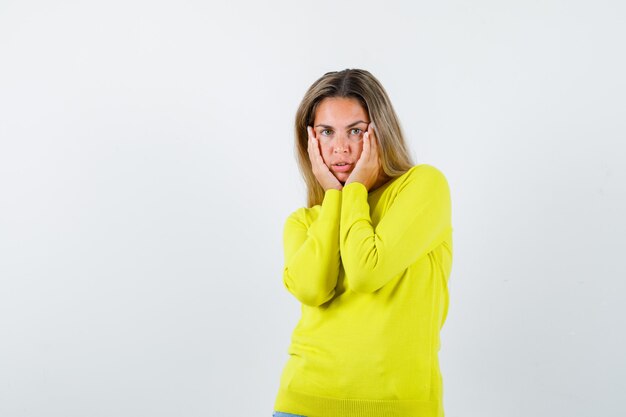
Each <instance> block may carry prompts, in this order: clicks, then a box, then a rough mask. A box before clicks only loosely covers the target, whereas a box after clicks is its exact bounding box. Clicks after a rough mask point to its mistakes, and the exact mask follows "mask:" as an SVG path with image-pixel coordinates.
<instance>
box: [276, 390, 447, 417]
mask: <svg viewBox="0 0 626 417" xmlns="http://www.w3.org/2000/svg"><path fill="white" fill-rule="evenodd" d="M274 410H277V411H282V412H283V413H292V414H300V415H304V416H307V417H443V410H442V409H441V407H440V405H439V404H438V403H437V402H428V401H413V400H350V399H342V398H329V397H319V396H313V395H309V394H303V393H300V392H294V391H288V390H285V389H283V388H279V390H278V396H277V397H276V402H275V403H274Z"/></svg>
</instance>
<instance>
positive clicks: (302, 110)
mask: <svg viewBox="0 0 626 417" xmlns="http://www.w3.org/2000/svg"><path fill="white" fill-rule="evenodd" d="M328 97H345V98H355V99H357V100H358V101H359V102H360V103H361V105H362V106H363V107H364V109H365V111H366V112H367V113H368V115H369V118H370V122H374V125H375V126H376V129H377V136H376V137H377V139H378V145H379V146H378V153H379V156H380V162H381V167H382V169H383V171H384V173H385V174H386V175H387V176H388V177H389V178H396V177H398V176H400V175H402V174H404V173H405V172H407V171H408V170H409V169H410V168H411V167H413V166H414V165H415V164H414V163H413V161H412V158H411V155H410V153H409V150H408V147H407V145H406V142H405V140H404V135H403V133H402V128H401V127H400V122H399V120H398V116H397V115H396V112H395V111H394V109H393V106H392V105H391V101H390V100H389V96H388V95H387V92H386V91H385V89H384V88H383V86H382V85H381V84H380V82H379V81H378V80H377V79H376V78H375V77H374V76H373V75H372V74H370V73H369V72H368V71H365V70H362V69H345V70H343V71H333V72H327V73H326V74H324V75H323V76H322V77H321V78H319V79H318V80H317V81H315V82H314V83H313V85H311V87H309V89H308V90H307V92H306V94H305V95H304V98H303V99H302V101H301V102H300V106H299V107H298V111H297V112H296V120H295V141H296V142H295V148H296V159H297V162H298V167H299V169H300V173H301V174H302V177H303V178H304V182H305V183H306V187H307V204H308V207H312V206H314V205H317V204H321V203H322V201H323V199H324V188H322V186H321V185H320V183H319V182H318V181H317V178H315V175H314V174H313V169H312V167H311V160H310V159H309V153H308V147H307V144H308V134H307V126H312V125H313V122H314V119H315V111H316V110H317V106H318V105H319V103H320V102H321V101H322V100H323V99H325V98H328Z"/></svg>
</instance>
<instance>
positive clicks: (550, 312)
mask: <svg viewBox="0 0 626 417" xmlns="http://www.w3.org/2000/svg"><path fill="white" fill-rule="evenodd" d="M624 22H626V6H625V5H624V2H621V1H617V0H615V1H593V2H592V1H586V2H583V1H552V0H549V1H546V0H542V1H528V0H524V1H522V0H519V1H487V0H476V1H471V2H468V1H455V2H432V1H429V2H426V1H422V2H409V1H405V2H399V1H390V0H387V1H385V2H382V3H381V2H373V1H350V2H336V1H315V2H313V1H309V2H299V1H286V0H285V1H279V2H253V1H250V2H241V1H240V2H223V3H221V2H209V1H180V0H179V1H147V0H146V1H128V0H124V1H106V2H104V1H102V2H87V1H84V2H79V1H74V2H72V1H53V2H50V1H39V2H35V1H6V0H1V1H0V417H22V416H28V417H35V416H37V417H39V416H55V417H56V416H58V417H72V416H77V417H78V416H80V417H84V416H117V417H122V416H186V417H191V416H211V417H213V416H215V417H217V416H233V417H237V416H261V417H262V416H268V417H269V416H271V413H272V411H273V402H274V398H275V395H276V391H277V388H278V383H279V377H280V373H281V371H282V367H283V365H284V363H285V361H286V360H287V356H288V355H287V347H288V344H289V340H290V336H291V331H292V329H293V327H294V326H295V324H296V323H297V320H298V319H299V314H300V307H299V304H298V302H297V300H296V299H295V298H294V297H293V296H291V295H290V294H289V293H288V292H287V291H286V289H285V288H284V287H283V284H282V281H281V279H282V262H283V259H282V257H283V254H282V227H283V222H284V220H285V218H286V216H287V215H288V214H289V213H291V212H292V211H293V210H295V209H296V208H298V207H301V206H304V204H305V192H304V183H303V181H302V180H301V178H300V177H299V173H298V170H297V166H296V162H295V157H294V148H293V133H292V132H293V117H294V114H295V110H296V107H297V105H298V103H299V101H300V99H301V98H302V96H303V94H304V92H305V91H306V89H307V88H308V86H309V85H310V84H311V83H312V82H313V81H315V80H316V79H317V78H318V77H320V76H321V75H322V74H324V73H325V72H327V71H332V70H341V69H344V68H364V69H367V70H369V71H370V72H372V73H373V74H374V75H375V76H376V77H377V78H379V80H380V81H381V82H382V83H383V85H384V86H385V87H386V89H387V91H388V93H389V95H390V97H391V99H392V101H393V103H394V106H395V108H396V110H397V113H398V115H399V117H400V119H401V121H402V125H403V128H404V130H405V132H406V135H407V139H408V141H409V145H410V147H411V150H412V153H413V155H414V157H415V160H416V162H417V163H429V164H432V165H434V166H436V167H438V168H439V169H440V170H441V171H442V172H443V173H444V174H445V175H446V177H447V178H448V181H449V184H450V187H451V192H452V199H453V227H454V249H455V258H454V265H453V270H452V275H451V277H450V283H449V284H450V297H451V299H450V302H451V304H450V310H449V314H448V320H447V322H446V324H445V326H444V328H443V330H442V334H441V335H442V348H441V352H440V361H441V370H442V375H443V377H444V405H445V410H446V416H447V417H473V416H477V417H478V416H480V417H485V416H488V417H490V416H493V417H502V416H506V417H516V416H520V417H521V416H530V415H532V416H535V417H538V416H546V417H548V416H549V417H555V416H563V417H578V416H603V417H611V416H616V417H617V416H623V415H625V413H626V406H625V405H624V402H623V394H624V392H625V383H624V379H625V378H626V359H625V357H626V356H625V355H624V350H625V349H626V343H625V335H624V328H626V323H625V317H626V311H625V307H624V293H625V291H626V284H625V281H626V266H625V263H624V250H625V249H626V245H625V244H624V237H625V235H626V221H625V220H624V213H626V167H625V166H626V164H625V163H624V158H625V156H626V152H625V146H624V141H625V140H626V117H625V116H626V101H625V97H626V82H625V77H624V74H626V58H625V53H624V48H625V46H624V45H625V42H624V41H625V39H626V29H625V27H626V26H625V24H624Z"/></svg>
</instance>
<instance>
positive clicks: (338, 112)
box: [313, 97, 370, 183]
mask: <svg viewBox="0 0 626 417" xmlns="http://www.w3.org/2000/svg"><path fill="white" fill-rule="evenodd" d="M369 123H370V119H369V117H368V115H367V111H366V110H365V108H364V107H363V106H362V105H361V103H360V102H359V101H358V100H357V99H354V98H346V97H327V98H325V99H323V100H322V101H321V102H320V103H319V105H318V106H317V109H316V111H315V119H314V121H313V129H314V130H315V136H316V137H317V139H318V140H319V142H320V151H321V154H322V159H323V160H324V163H325V164H326V166H327V167H328V169H330V172H332V173H333V175H334V176H335V177H336V178H337V179H338V180H339V181H340V182H341V183H344V182H345V181H346V180H347V179H348V177H349V176H350V173H351V172H352V170H353V169H354V166H355V165H356V162H357V161H358V160H359V158H360V156H361V152H362V151H363V134H364V133H365V132H366V131H367V127H368V125H369ZM341 162H347V163H349V165H346V166H343V167H342V166H337V165H336V164H338V163H341Z"/></svg>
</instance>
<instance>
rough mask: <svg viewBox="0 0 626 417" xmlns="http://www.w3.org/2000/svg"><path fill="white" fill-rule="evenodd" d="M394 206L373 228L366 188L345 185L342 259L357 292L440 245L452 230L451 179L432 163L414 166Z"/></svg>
mask: <svg viewBox="0 0 626 417" xmlns="http://www.w3.org/2000/svg"><path fill="white" fill-rule="evenodd" d="M413 170H414V172H412V173H411V174H410V175H409V176H408V178H407V180H406V181H405V182H404V183H403V184H402V185H401V187H400V190H399V191H398V194H397V195H396V196H395V199H394V200H393V202H392V204H391V206H390V207H389V209H388V210H387V212H386V213H385V215H384V216H383V218H382V219H381V220H380V221H379V222H378V224H377V226H376V229H374V228H373V226H372V221H371V218H370V208H369V204H368V201H367V196H368V192H367V188H366V187H365V185H363V184H362V183H360V182H351V183H349V184H348V185H346V186H344V187H343V191H342V208H341V223H340V233H339V239H340V241H339V242H340V251H341V261H342V263H343V267H344V270H345V273H346V281H347V282H348V283H349V285H350V288H351V289H352V290H354V291H356V292H366V293H367V292H370V293H371V292H374V291H376V290H378V289H380V288H381V287H383V286H384V285H385V284H386V283H388V282H389V281H391V280H392V279H393V278H395V277H396V276H398V274H400V273H402V272H403V271H404V270H405V269H406V268H408V267H409V266H410V265H411V264H413V263H414V262H415V261H417V260H418V259H420V258H421V257H422V256H424V255H426V254H427V253H428V252H430V251H432V250H433V249H434V248H435V247H437V246H438V245H439V244H440V243H441V242H442V241H443V239H445V236H446V234H447V233H448V232H449V231H451V229H452V227H451V203H450V191H449V187H448V182H447V180H446V178H445V177H444V175H443V174H442V173H441V172H440V171H439V170H438V169H437V168H435V167H433V166H431V165H426V164H423V165H419V166H416V167H415V168H413Z"/></svg>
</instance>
